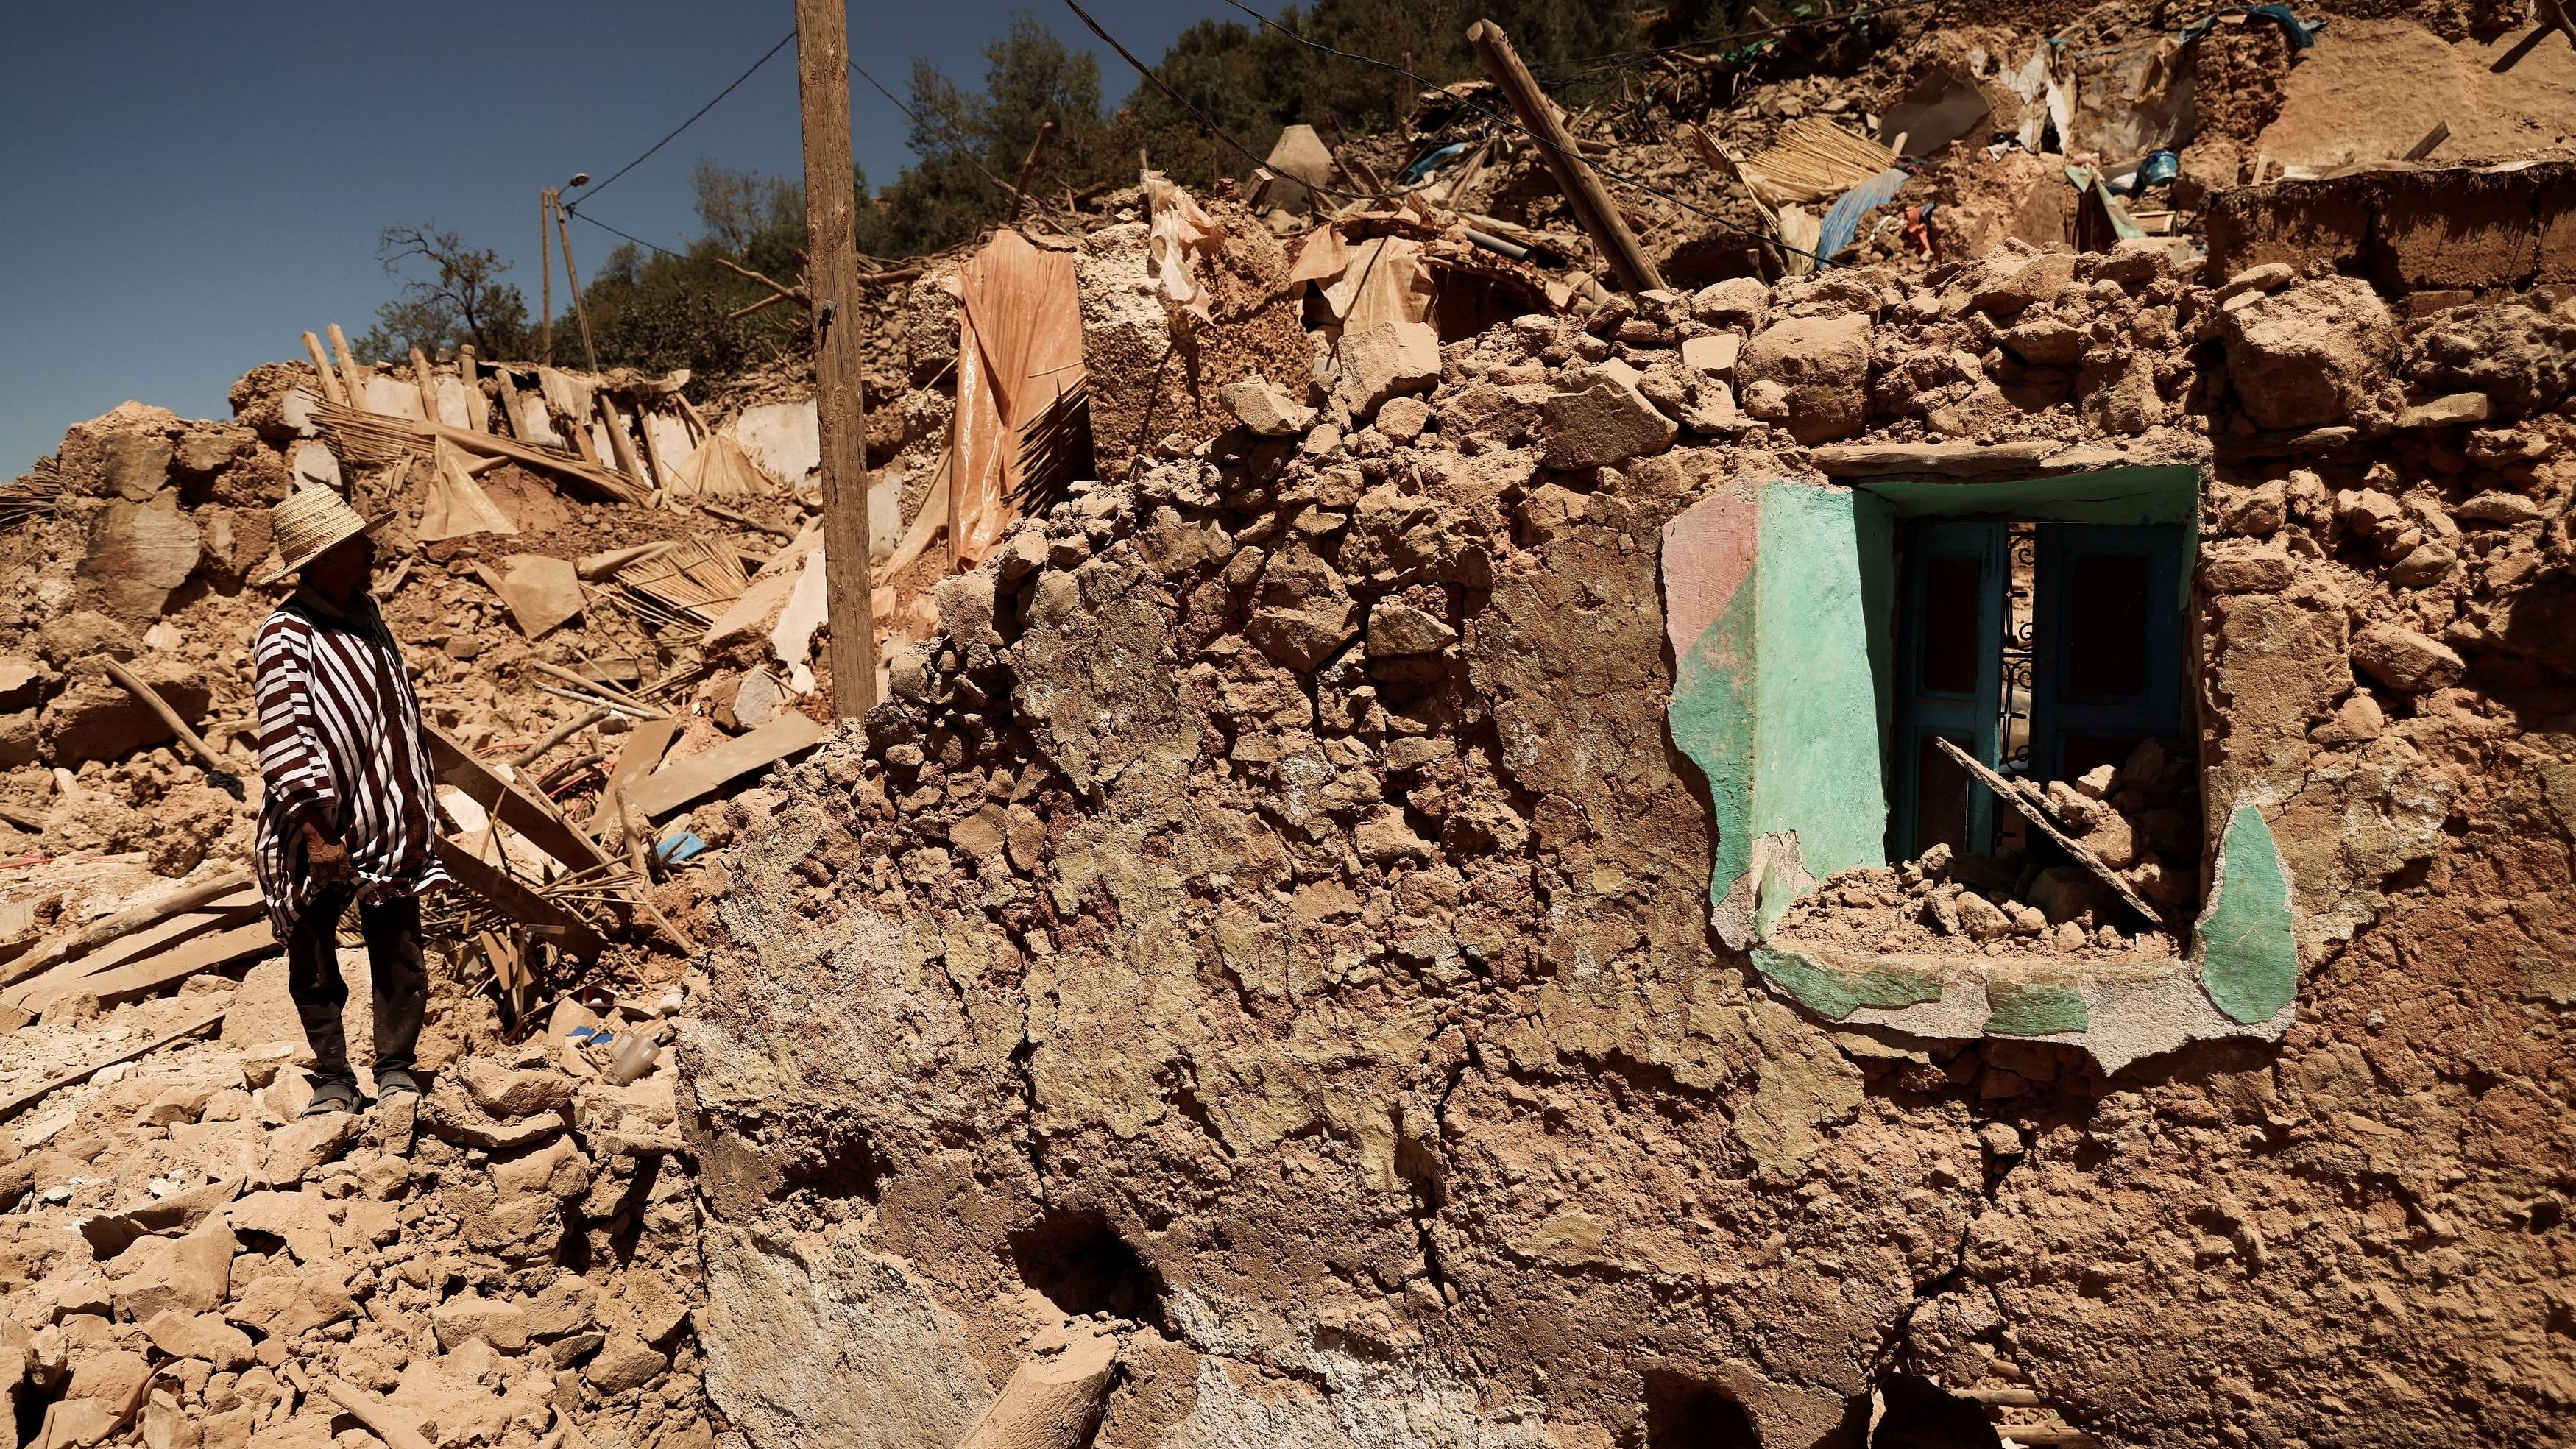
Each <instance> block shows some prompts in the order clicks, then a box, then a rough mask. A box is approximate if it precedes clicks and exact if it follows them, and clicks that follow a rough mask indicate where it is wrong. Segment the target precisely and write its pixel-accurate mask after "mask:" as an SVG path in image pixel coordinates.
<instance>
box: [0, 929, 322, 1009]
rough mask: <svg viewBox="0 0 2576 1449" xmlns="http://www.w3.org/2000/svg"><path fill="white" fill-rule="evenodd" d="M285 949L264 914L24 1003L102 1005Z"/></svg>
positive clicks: (63, 985)
mask: <svg viewBox="0 0 2576 1449" xmlns="http://www.w3.org/2000/svg"><path fill="white" fill-rule="evenodd" d="M283 949H285V948H284V947H282V946H280V945H279V944H278V940H277V933H276V932H274V931H272V930H270V929H269V926H268V921H267V919H266V918H265V917H262V918H261V919H259V920H256V921H253V922H251V923H250V924H249V925H246V926H235V927H233V928H232V929H231V930H229V931H217V932H216V933H215V934H213V935H211V936H200V937H198V938H197V939H195V940H193V941H187V942H183V943H181V944H180V945H177V946H174V947H172V948H171V949H169V950H167V951H163V952H161V953H159V954H158V955H153V956H147V957H144V958H143V959H142V960H140V961H130V962H127V963H126V964H125V965H123V966H119V967H117V968H116V969H115V970H113V971H102V972H100V973H98V974H97V975H95V976H83V977H80V978H79V979H77V980H73V981H65V982H62V983H60V984H59V985H56V986H54V987H53V988H52V990H51V991H50V993H49V994H47V995H46V996H44V997H42V998H39V999H33V1000H30V1001H29V1002H28V1003H27V1005H28V1006H29V1007H31V1008H32V1009H34V1010H37V1011H42V1010H44V1009H45V1008H46V1007H47V1006H50V1005H52V1004H53V1003H54V1002H56V1001H59V1000H62V999H63V998H65V997H69V996H94V997H97V998H98V1001H99V1004H100V1005H102V1006H106V1005H112V1004H114V1003H116V1002H118V1001H123V1000H127V999H129V998H132V997H137V996H149V995H151V994H152V993H153V992H155V991H159V990H161V989H162V988H163V987H165V986H176V985H178V984H179V983H180V982H182V981H185V980H187V979H188V978H189V977H191V976H194V975H196V974H197V973H198V972H200V971H211V970H214V969H215V968H217V967H220V966H229V965H231V964H233V963H234V962H236V961H240V960H244V959H246V958H248V957H252V956H267V955H272V954H274V953H276V952H278V951H281V950H283Z"/></svg>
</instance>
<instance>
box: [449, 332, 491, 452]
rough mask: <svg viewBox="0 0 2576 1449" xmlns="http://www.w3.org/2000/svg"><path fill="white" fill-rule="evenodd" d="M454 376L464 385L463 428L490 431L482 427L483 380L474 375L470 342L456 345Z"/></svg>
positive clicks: (472, 350)
mask: <svg viewBox="0 0 2576 1449" xmlns="http://www.w3.org/2000/svg"><path fill="white" fill-rule="evenodd" d="M456 376H457V377H458V379H460V380H461V381H463V382H464V384H465V426H466V427H467V428H468V429H470V430H471V431H474V432H477V433H481V432H488V431H490V430H489V429H487V428H485V427H484V426H483V379H482V378H480V377H478V376H476V375H475V368H474V344H473V343H471V342H460V343H458V344H456Z"/></svg>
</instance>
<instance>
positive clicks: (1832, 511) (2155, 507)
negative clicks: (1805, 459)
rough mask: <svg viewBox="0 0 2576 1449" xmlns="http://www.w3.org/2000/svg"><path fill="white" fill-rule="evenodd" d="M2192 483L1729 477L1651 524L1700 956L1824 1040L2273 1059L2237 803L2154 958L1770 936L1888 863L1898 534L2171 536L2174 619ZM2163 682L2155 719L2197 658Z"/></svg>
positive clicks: (2276, 885) (2264, 917)
mask: <svg viewBox="0 0 2576 1449" xmlns="http://www.w3.org/2000/svg"><path fill="white" fill-rule="evenodd" d="M2206 476H2207V474H2206V464H2205V462H2203V463H2192V464H2147V465H2140V464H2125V463H2123V464H2117V465H2113V466H2108V467H2102V468H2096V469H2093V470H2090V471H2080V470H2076V469H2067V470H2065V471H2061V472H2057V473H2054V474H2047V475H2042V476H2037V477H2030V476H2019V477H2016V476H2009V475H2007V476H2002V477H1995V476H1991V475H1990V476H1987V477H1976V478H1959V477H1948V476H1924V475H1896V476H1883V477H1869V478H1863V479H1854V480H1825V479H1818V478H1814V477H1807V478H1770V479H1762V478H1758V477H1757V478H1737V479H1732V480H1729V481H1728V482H1726V483H1723V484H1721V485H1720V486H1719V487H1718V488H1717V489H1716V490H1714V491H1713V492H1711V493H1710V494H1709V495H1707V496H1705V497H1703V498H1701V499H1700V500H1699V501H1697V502H1695V503H1693V504H1692V505H1691V506H1690V507H1689V508H1687V509H1685V510H1683V511H1682V512H1681V513H1680V514H1678V515H1676V516H1675V517H1673V518H1672V519H1671V520H1669V521H1668V522H1667V523H1666V524H1665V525H1664V529H1663V538H1662V549H1661V554H1660V559H1661V564H1662V575H1663V583H1664V606H1665V608H1664V613H1665V627H1666V630H1667V632H1668V637H1669V640H1670V643H1671V646H1672V649H1673V656H1672V657H1673V662H1674V675H1673V685H1672V694H1671V700H1670V703H1669V706H1668V714H1667V718H1668V722H1669V726H1670V728H1671V731H1672V742H1673V744H1674V746H1675V747H1676V749H1677V750H1678V751H1679V752H1680V753H1681V754H1682V755H1683V756H1684V757H1685V758H1686V759H1687V760H1688V761H1689V762H1690V763H1691V764H1692V765H1694V766H1696V767H1697V770H1698V772H1699V775H1700V777H1701V779H1702V781H1703V782H1704V783H1705V785H1706V787H1707V794H1706V796H1705V797H1704V798H1705V800H1706V802H1707V804H1708V807H1709V809H1710V811H1711V827H1712V839H1711V842H1710V844H1711V847H1712V849H1711V852H1710V857H1711V871H1710V878H1709V887H1708V888H1709V905H1710V923H1711V926H1712V927H1713V929H1714V930H1715V932H1716V934H1717V935H1718V936H1719V938H1720V939H1721V940H1722V941H1724V942H1725V943H1726V944H1727V945H1728V946H1730V947H1733V948H1735V949H1738V950H1741V951H1744V952H1745V953H1746V954H1747V956H1748V957H1749V958H1750V961H1751V964H1752V965H1753V967H1754V968H1755V969H1756V970H1757V971H1758V972H1759V973H1760V974H1761V976H1762V977H1763V978H1765V980H1767V982H1768V983H1769V984H1770V985H1771V986H1772V987H1774V988H1775V989H1778V990H1780V991H1782V992H1783V993H1785V994H1786V995H1788V996H1789V997H1791V998H1792V999H1793V1000H1795V1001H1796V1002H1797V1003H1798V1004H1799V1005H1801V1006H1802V1007H1804V1008H1805V1009H1807V1010H1809V1011H1811V1012H1813V1013H1815V1014H1816V1015H1818V1016H1820V1017H1822V1018H1824V1019H1826V1020H1828V1021H1832V1022H1843V1023H1851V1024H1857V1025H1867V1026H1881V1027H1888V1028H1892V1029H1895V1030H1898V1031H1900V1032H1904V1033H1907V1034H1909V1035H1912V1036H1916V1037H1921V1038H1930V1039H1941V1038H1947V1039H1954V1040H1956V1039H1968V1040H1977V1039H1982V1038H1985V1037H1989V1036H1993V1037H2006V1038H2014V1039H2021V1040H2042V1041H2057V1042H2062V1043H2065V1044H2068V1045H2074V1046H2078V1047H2081V1048H2082V1049H2083V1050H2085V1051H2086V1052H2087V1053H2088V1054H2090V1055H2091V1056H2092V1057H2093V1058H2094V1059H2095V1061H2096V1062H2098V1063H2099V1064H2100V1065H2101V1067H2102V1069H2103V1070H2105V1071H2117V1070H2119V1069H2120V1068H2121V1067H2122V1066H2124V1065H2126V1064H2127V1063H2128V1062H2131V1061H2134V1060H2137V1059H2138V1058H2139V1057H2142V1056H2146V1055H2152V1054H2154V1053H2158V1052H2163V1051H2170V1050H2172V1049H2174V1048H2175V1047H2178V1046H2180V1045H2182V1044H2184V1043H2185V1042H2187V1041H2192V1040H2205V1039H2212V1038H2220V1037H2252V1038H2257V1039H2261V1040H2278V1039H2279V1038H2280V1036H2281V1034H2282V1033H2283V1032H2284V1031H2286V1030H2287V1029H2288V1026H2289V1023H2290V1021H2291V1020H2292V1019H2293V1018H2294V1016H2295V1014H2296V996H2297V982H2298V975H2299V970H2298V954H2299V953H2298V947H2297V930H2298V928H2297V918H2296V911H2295V906H2294V897H2293V895H2292V892H2291V882H2290V874H2289V870H2288V865H2287V862H2286V861H2285V860H2283V858H2282V857H2281V855H2280V852H2279V850H2278V848H2277V846H2276V844H2275V842H2274V841H2273V839H2272V836H2271V833H2270V829H2269V827H2268V825H2267V823H2266V821H2265V818H2264V817H2265V813H2266V811H2267V809H2274V808H2276V807H2274V806H2272V804H2271V802H2269V801H2268V800H2265V799H2260V798H2255V797H2249V796H2243V795H2240V796H2238V797H2236V798H2231V799H2229V800H2226V801H2225V802H2223V804H2222V803H2221V802H2216V801H2213V802H2211V803H2210V804H2209V806H2207V807H2206V808H2205V809H2204V817H2205V819H2206V820H2207V821H2208V822H2209V824H2208V828H2209V830H2210V831H2211V833H2212V834H2213V835H2214V836H2215V837H2216V838H2214V839H2212V840H2211V841H2210V842H2209V849H2208V850H2207V851H2206V852H2205V853H2204V858H2205V859H2206V860H2207V862H2208V875H2207V879H2208V881H2209V885H2208V888H2207V889H2206V890H2205V891H2204V893H2203V905H2202V912H2201V915H2200V918H2199V921H2198V922H2197V923H2196V924H2195V925H2194V927H2193V928H2192V929H2191V930H2190V931H2189V933H2188V935H2187V936H2186V938H2185V941H2184V942H2183V943H2182V944H2183V950H2182V951H2181V952H2180V953H2178V954H2177V955H2175V956H2173V957H2158V958H2139V959H2134V960H2122V959H2111V960H2095V959H2087V958H2066V959H2054V958H2050V959H2034V958H2021V957H1989V956H1986V955H1983V954H1982V953H1973V952H1968V951H1965V950H1962V951H1960V952H1958V953H1955V954H1948V955H1881V954H1879V953H1877V952H1874V951H1871V950H1868V949H1866V948H1856V947H1852V948H1846V947H1828V946H1820V945H1816V944H1813V943H1796V944H1784V943H1781V942H1777V941H1774V940H1773V939H1772V930H1773V928H1774V926H1775V925H1776V924H1777V922H1778V921H1779V919H1780V917H1781V916H1782V914H1783V913H1785V912H1786V911H1787V910H1788V909H1789V907H1790V906H1791V905H1793V904H1795V903H1796V902H1797V901H1799V900H1801V899H1804V898H1805V897H1806V896H1808V895H1810V894H1812V893H1813V892H1814V890H1815V889H1816V887H1817V885H1818V884H1819V883H1820V882H1821V881H1822V880H1823V879H1825V878H1828V877H1830V876H1832V875H1834V874H1836V873H1837V872H1839V871H1841V870H1845V869H1849V868H1853V867H1855V866H1867V865H1884V864H1887V863H1889V862H1888V858H1887V855H1888V852H1887V846H1888V843H1889V828H1890V824H1891V819H1890V813H1891V804H1892V802H1891V799H1890V793H1889V792H1890V789H1891V786H1892V783H1893V779H1894V772H1893V771H1892V770H1891V769H1889V768H1888V761H1887V759H1886V756H1887V754H1888V753H1889V751H1890V750H1891V749H1892V748H1893V745H1894V742H1895V740H1896V738H1897V736H1896V724H1897V720H1898V716H1899V710H1898V704H1899V700H1898V692H1899V678H1900V675H1899V645H1898V638H1897V633H1898V628H1897V626H1898V618H1897V615H1898V612H1899V611H1898V610H1897V608H1896V604H1897V601H1898V598H1899V590H1900V585H1901V583H1902V579H1901V577H1900V573H1899V569H1900V552H1899V549H1898V547H1897V536H1898V533H1899V531H1900V529H1901V528H1902V527H1903V526H1904V525H1905V523H1906V522H1907V521H1909V520H1925V519H1932V520H1959V521H1969V522H1996V523H2001V522H2005V521H2010V520H2023V519H2027V520H2033V521H2036V522H2039V523H2084V524H2113V525H2123V524H2126V525H2138V524H2173V525H2179V529H2178V531H2177V533H2176V535H2175V537H2174V549H2173V552H2174V554H2175V560H2174V574H2175V578H2174V594H2173V598H2174V600H2175V603H2176V605H2177V607H2179V608H2181V609H2183V610H2184V614H2183V617H2184V619H2185V621H2186V623H2187V622H2188V618H2189V614H2188V605H2189V591H2190V580H2191V576H2192V572H2193V568H2194V565H2195V563H2196V557H2197V551H2198V528H2199V521H2200V500H2201V496H2202V491H2203V488H2204V485H2205V481H2206ZM2160 581H2161V578H2160V576H2159V578H2158V579H2157V580H2155V581H2151V587H2153V586H2154V585H2155V583H2159V582H2160ZM2034 603H2036V600H2034ZM2185 633H2186V638H2187V637H2188V630H2187V629H2186V631H2185ZM2174 668H2175V677H2176V682H2177V690H2176V696H2177V700H2178V702H2182V703H2189V702H2191V701H2194V700H2196V699H2197V698H2198V696H2197V694H2196V693H2195V692H2193V691H2194V690H2196V686H2195V685H2193V684H2192V679H2193V677H2194V676H2193V673H2192V671H2194V670H2196V668H2197V660H2196V659H2185V658H2182V657H2177V659H2176V661H2175V664H2174ZM1999 713H2000V711H1998V714H1999ZM2202 768H2203V771H2204V780H2203V785H2204V794H2206V790H2207V785H2208V781H2207V774H2206V772H2207V770H2208V768H2209V765H2208V762H2206V761H2204V762H2203V766H2202Z"/></svg>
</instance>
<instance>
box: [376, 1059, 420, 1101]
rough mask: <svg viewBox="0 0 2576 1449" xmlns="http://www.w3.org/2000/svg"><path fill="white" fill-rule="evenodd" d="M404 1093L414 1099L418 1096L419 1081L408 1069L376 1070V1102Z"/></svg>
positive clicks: (388, 1068) (381, 1068)
mask: <svg viewBox="0 0 2576 1449" xmlns="http://www.w3.org/2000/svg"><path fill="white" fill-rule="evenodd" d="M404 1092H408V1093H410V1094H411V1095H412V1096H415V1097H417V1096H419V1095H420V1079H419V1078H417V1077H414V1076H413V1075H412V1074H411V1071H410V1069H408V1068H405V1067H379V1068H377V1069H376V1100H378V1101H383V1100H384V1099H385V1098H387V1097H391V1096H394V1095H396V1094H397V1093H404Z"/></svg>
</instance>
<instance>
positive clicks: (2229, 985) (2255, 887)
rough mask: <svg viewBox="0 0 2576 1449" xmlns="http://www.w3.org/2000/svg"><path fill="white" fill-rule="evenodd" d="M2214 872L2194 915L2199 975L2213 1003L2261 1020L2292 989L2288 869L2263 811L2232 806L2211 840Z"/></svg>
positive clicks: (2295, 955) (2294, 962) (2241, 1017)
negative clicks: (2214, 848)
mask: <svg viewBox="0 0 2576 1449" xmlns="http://www.w3.org/2000/svg"><path fill="white" fill-rule="evenodd" d="M2218 851H2219V855H2218V872H2217V878H2216V879H2215V880H2214V881H2212V882H2211V887H2210V891H2211V894H2210V899H2209V905H2208V906H2207V908H2205V909H2204V910H2203V911H2202V912H2201V915H2200V929H2199V932H2198V936H2199V949H2200V981H2201V986H2202V988H2203V989H2204V990H2206V991H2208V993H2209V999H2210V1001H2211V1002H2213V1003H2214V1004H2216V1006H2217V1007H2218V1009H2219V1010H2221V1011H2223V1012H2226V1013H2227V1014H2228V1015H2229V1016H2231V1017H2233V1018H2235V1019H2236V1020H2238V1021H2242V1022H2257V1021H2269V1020H2271V1019H2272V1017H2273V1015H2274V1013H2276V1012H2278V1011H2279V1010H2280V1009H2281V1008H2282V1007H2284V1006H2287V1005H2289V1004H2290V1002H2291V1000H2292V999H2293V998H2294V997H2296V996H2297V995H2298V994H2299V943H2298V938H2297V935H2296V933H2295V931H2294V930H2293V928H2292V925H2291V920H2290V872H2289V868H2288V867H2287V866H2285V865H2283V864H2282V863H2281V851H2280V848H2279V847H2278V846H2277V845H2275V844H2274V843H2273V841H2272V830H2271V827H2269V826H2267V825H2265V824H2264V823H2263V812H2261V811H2259V810H2257V809H2255V808H2254V807H2253V806H2251V805H2239V806H2237V807H2236V813H2235V815H2234V816H2232V817H2230V818H2229V820H2228V822H2227V833H2226V835H2225V836H2223V837H2221V839H2220V841H2219V845H2218Z"/></svg>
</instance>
